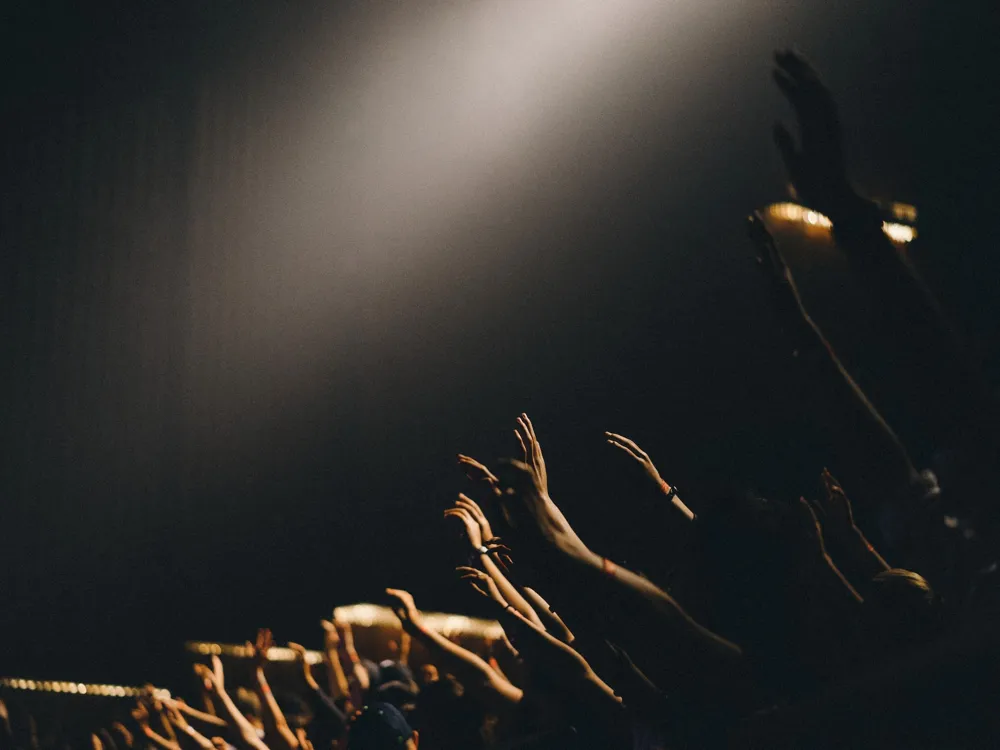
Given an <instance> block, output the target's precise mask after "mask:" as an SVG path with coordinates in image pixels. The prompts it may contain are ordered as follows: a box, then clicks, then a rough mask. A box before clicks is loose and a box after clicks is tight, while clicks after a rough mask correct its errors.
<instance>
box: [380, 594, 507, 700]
mask: <svg viewBox="0 0 1000 750" xmlns="http://www.w3.org/2000/svg"><path fill="white" fill-rule="evenodd" d="M385 592H386V593H387V594H388V595H389V596H391V597H392V598H393V599H394V600H395V602H394V605H393V609H394V610H395V612H396V616H397V617H399V621H400V622H401V623H402V625H403V628H405V629H406V630H407V631H408V632H409V633H410V635H412V636H413V637H414V638H416V639H417V640H419V641H421V642H423V644H424V645H425V646H426V647H427V648H428V649H430V650H431V651H435V652H437V653H438V654H440V655H441V657H442V658H444V659H446V660H448V661H449V662H451V663H452V664H453V665H454V666H455V667H456V668H458V669H461V670H463V671H464V672H465V673H466V674H468V675H470V676H472V677H474V678H475V679H476V681H477V682H478V683H479V685H480V686H482V687H483V688H485V689H486V691H487V693H489V694H491V695H493V697H494V698H496V699H497V700H498V701H499V702H501V703H508V704H510V703H518V702H519V701H520V700H521V698H522V697H523V692H522V691H521V690H520V689H519V688H517V687H515V686H514V685H512V684H511V683H510V682H508V681H507V680H506V679H504V678H503V677H501V676H500V675H498V674H497V673H496V672H495V671H493V669H492V668H491V667H490V665H489V664H487V663H486V662H485V661H484V660H483V659H482V658H480V657H479V656H477V655H476V654H474V653H472V652H471V651H469V650H468V649H465V648H462V647H461V646H459V645H458V644H457V643H452V642H451V641H450V640H448V639H447V638H445V637H444V636H443V635H441V634H440V633H438V632H437V631H435V630H432V629H431V628H428V627H427V626H426V625H425V624H424V621H423V618H422V617H421V616H420V611H419V610H418V609H417V606H416V604H415V603H414V601H413V597H412V596H411V595H410V594H409V592H407V591H402V590H401V589H386V590H385Z"/></svg>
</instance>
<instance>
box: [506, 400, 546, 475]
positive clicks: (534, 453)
mask: <svg viewBox="0 0 1000 750" xmlns="http://www.w3.org/2000/svg"><path fill="white" fill-rule="evenodd" d="M517 424H518V428H519V429H517V430H514V436H515V437H516V438H517V442H518V443H520V445H521V452H522V453H523V454H524V463H526V464H528V465H530V466H531V468H532V469H534V471H535V474H536V476H537V477H538V481H539V482H540V483H541V486H542V489H543V490H544V491H545V492H546V493H547V492H548V491H549V475H548V473H547V472H546V470H545V457H544V456H543V455H542V446H541V445H540V444H539V442H538V437H537V436H536V435H535V427H534V425H533V424H531V420H530V419H528V415H527V414H521V416H519V417H518V418H517ZM522 433H523V434H522Z"/></svg>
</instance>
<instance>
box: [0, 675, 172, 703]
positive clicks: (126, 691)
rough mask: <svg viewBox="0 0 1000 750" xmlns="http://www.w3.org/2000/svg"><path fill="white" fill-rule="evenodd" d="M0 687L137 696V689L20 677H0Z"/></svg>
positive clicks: (162, 694) (164, 693) (158, 692)
mask: <svg viewBox="0 0 1000 750" xmlns="http://www.w3.org/2000/svg"><path fill="white" fill-rule="evenodd" d="M0 687H6V688H10V689H12V690H27V691H31V692H36V693H71V694H73V695H106V696H113V697H118V698H124V697H125V696H127V695H139V693H140V692H141V691H140V689H139V688H134V687H125V686H123V685H100V684H98V685H92V684H88V683H85V682H65V681H53V680H28V679H24V678H21V677H0ZM155 695H157V697H161V698H162V697H167V698H169V697H170V692H169V691H167V690H163V689H158V690H156V692H155Z"/></svg>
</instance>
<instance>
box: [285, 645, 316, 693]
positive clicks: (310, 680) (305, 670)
mask: <svg viewBox="0 0 1000 750" xmlns="http://www.w3.org/2000/svg"><path fill="white" fill-rule="evenodd" d="M288 648H290V649H291V650H292V651H294V652H295V660H296V661H297V662H298V663H299V666H300V667H301V668H302V676H303V678H304V679H305V681H306V685H308V686H309V688H310V689H311V690H319V683H318V682H316V678H315V677H313V673H312V669H310V667H309V662H308V661H307V660H306V647H305V646H303V645H302V644H301V643H292V642H289V644H288Z"/></svg>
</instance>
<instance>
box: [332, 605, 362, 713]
mask: <svg viewBox="0 0 1000 750" xmlns="http://www.w3.org/2000/svg"><path fill="white" fill-rule="evenodd" d="M320 625H321V626H322V628H323V661H324V662H325V663H326V681H327V685H328V687H329V691H330V695H332V696H333V697H334V698H349V697H350V695H351V686H350V683H348V681H347V675H346V674H344V667H343V665H342V664H341V663H340V634H339V633H337V626H336V625H334V624H333V623H332V622H330V621H329V620H320ZM365 676H366V677H367V676H368V673H367V672H366V673H365Z"/></svg>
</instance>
